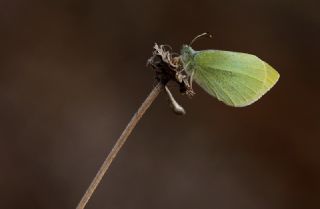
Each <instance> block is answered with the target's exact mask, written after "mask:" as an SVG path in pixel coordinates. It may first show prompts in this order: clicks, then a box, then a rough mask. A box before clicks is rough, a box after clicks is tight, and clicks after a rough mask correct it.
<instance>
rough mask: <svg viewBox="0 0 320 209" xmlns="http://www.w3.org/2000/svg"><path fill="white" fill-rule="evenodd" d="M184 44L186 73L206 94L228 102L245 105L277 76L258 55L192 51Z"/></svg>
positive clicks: (265, 88) (183, 55) (182, 51)
mask: <svg viewBox="0 0 320 209" xmlns="http://www.w3.org/2000/svg"><path fill="white" fill-rule="evenodd" d="M203 35H207V33H204V34H201V35H199V36H197V37H196V38H194V39H193V40H192V41H191V43H190V44H189V45H183V47H182V49H181V60H182V64H183V67H184V69H185V71H186V73H187V74H188V75H189V76H190V79H191V82H192V81H193V80H194V81H195V82H196V83H197V84H199V86H201V87H202V88H203V89H204V90H205V91H206V92H207V93H209V94H210V95H212V96H214V97H216V98H217V99H218V100H220V101H222V102H224V103H225V104H227V105H230V106H234V107H244V106H247V105H250V104H252V103H254V102H255V101H257V100H258V99H260V98H261V97H262V96H263V95H264V94H265V93H266V92H267V91H269V90H270V89H271V88H272V87H273V86H274V85H275V83H276V82H277V81H278V79H279V77H280V75H279V73H278V72H277V71H276V70H275V69H274V68H272V67H271V66H270V65H269V64H267V63H266V62H264V61H262V60H261V59H260V58H258V57H256V56H254V55H251V54H246V53H240V52H230V51H221V50H203V51H195V50H193V49H192V48H191V46H190V45H191V44H192V43H193V42H194V41H195V40H196V39H197V38H199V37H201V36H203Z"/></svg>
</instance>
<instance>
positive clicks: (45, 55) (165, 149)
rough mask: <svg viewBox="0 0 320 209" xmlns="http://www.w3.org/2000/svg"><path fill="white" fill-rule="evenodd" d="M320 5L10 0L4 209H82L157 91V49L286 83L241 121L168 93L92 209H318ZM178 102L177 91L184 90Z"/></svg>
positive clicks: (4, 48) (4, 7)
mask: <svg viewBox="0 0 320 209" xmlns="http://www.w3.org/2000/svg"><path fill="white" fill-rule="evenodd" d="M319 8H320V3H319V1H316V0H315V1H293V0H269V1H262V0H260V1H257V0H245V1H231V0H225V1H214V0H207V1H200V0H193V1H186V0H177V1H173V0H162V1H151V0H143V1H133V0H117V1H102V0H92V1H84V0H77V1H75V0H64V1H62V0H55V1H54V0H52V1H40V0H39V1H36V0H29V1H23V0H2V1H1V2H0V32H1V33H0V47H1V49H0V163H1V164H0V165H1V168H0V208H1V209H25V208H26V209H70V208H75V206H76V205H77V203H78V201H79V200H80V198H81V196H82V194H83V193H84V191H85V189H86V187H87V186H88V185H89V183H90V181H91V180H92V178H93V177H94V175H95V173H96V171H97V169H98V167H99V166H100V165H101V163H102V162H103V159H104V158H105V156H106V155H107V153H108V152H109V151H110V149H111V148H112V145H113V144H114V142H115V140H116V138H117V137H118V136H119V134H120V133H121V131H122V130H123V128H124V127H125V126H126V124H127V122H128V120H129V119H130V118H131V116H132V114H133V113H134V112H135V110H136V109H137V108H138V106H139V105H140V103H141V102H142V101H143V100H144V98H145V97H146V96H147V94H148V93H149V91H150V90H151V88H152V86H153V85H154V80H153V77H154V74H153V72H152V71H151V70H150V69H148V68H146V67H145V63H146V60H147V59H148V58H149V56H150V55H151V51H152V47H153V44H154V42H158V43H166V44H170V45H171V46H173V47H174V49H175V50H176V51H178V50H179V48H180V47H181V45H182V44H183V43H187V42H189V41H190V40H191V39H192V38H193V37H194V36H195V35H197V34H200V33H202V32H204V31H209V32H211V33H213V34H214V38H213V39H211V40H210V39H205V38H204V39H202V40H199V41H198V42H197V43H196V44H195V45H194V48H195V49H198V50H200V49H208V48H212V49H224V50H232V51H242V52H247V53H252V54H255V55H257V56H259V57H261V58H263V59H264V60H265V61H267V62H268V63H270V64H271V65H272V66H274V67H275V68H276V69H277V70H278V71H279V72H280V74H281V78H280V81H279V83H278V84H277V85H276V86H275V87H274V88H273V89H272V90H271V92H269V93H268V94H267V95H265V96H264V97H263V98H262V99H261V100H260V101H259V102H257V103H255V104H254V105H252V106H249V107H246V108H239V109H237V108H231V107H227V106H225V105H223V104H222V103H220V102H218V101H217V100H216V99H214V98H212V97H210V96H209V95H207V94H206V93H205V92H204V91H202V90H201V89H200V88H198V87H197V88H196V89H195V90H196V92H197V94H196V95H195V97H194V98H193V99H191V100H190V99H188V98H186V97H184V96H180V95H179V94H178V92H177V91H176V90H174V94H175V95H176V97H177V100H178V101H179V102H180V103H181V104H183V106H184V107H185V108H186V110H187V115H186V116H184V117H178V116H176V115H174V114H172V112H171V110H170V109H169V107H168V105H167V101H166V97H165V96H164V95H163V94H162V95H161V96H160V97H159V98H158V99H157V100H156V101H155V103H154V105H153V106H152V107H151V109H150V110H149V111H148V112H147V114H146V115H145V117H144V118H143V119H142V121H141V122H140V123H139V124H138V126H137V128H136V129H135V130H134V132H133V134H132V135H131V137H130V138H129V140H128V142H127V143H126V145H125V146H124V149H123V150H121V152H120V155H119V156H118V157H117V159H116V161H115V162H114V164H113V165H112V167H111V170H110V173H109V174H108V175H107V176H106V177H105V178H104V179H103V182H102V184H101V185H100V186H99V188H98V190H97V192H96V193H95V195H94V196H93V198H92V199H91V201H90V202H89V204H88V207H87V208H88V209H98V208H99V209H100V208H108V209H135V208H136V209H151V208H152V209H164V208H165V209H180V208H181V209H212V208H216V209H270V208H272V209H306V208H307V209H319V208H320V151H319V150H320V109H319V102H320V97H319V96H320V95H319V90H320V88H319V84H320V79H319V76H320V69H319V55H320V54H319V47H320V44H319V38H320V13H319ZM171 88H172V89H174V86H172V87H171Z"/></svg>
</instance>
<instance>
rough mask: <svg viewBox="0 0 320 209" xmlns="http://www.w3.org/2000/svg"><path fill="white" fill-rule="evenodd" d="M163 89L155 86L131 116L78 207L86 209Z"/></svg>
mask: <svg viewBox="0 0 320 209" xmlns="http://www.w3.org/2000/svg"><path fill="white" fill-rule="evenodd" d="M162 89H163V84H162V83H160V82H159V83H158V84H157V85H156V86H155V87H154V88H153V90H152V91H151V93H150V94H149V96H148V97H147V98H146V99H145V101H144V102H143V103H142V104H141V106H140V108H139V109H138V111H137V112H136V113H135V114H134V116H133V117H132V118H131V120H130V122H129V123H128V125H127V127H126V128H125V129H124V131H123V132H122V134H121V135H120V137H119V138H118V140H117V141H116V144H115V145H114V147H113V148H112V150H111V152H110V153H109V155H108V156H107V158H106V159H105V161H104V162H103V164H102V166H101V167H100V169H99V171H98V173H97V174H96V176H95V177H94V179H93V180H92V182H91V184H90V186H89V187H88V189H87V190H86V192H85V194H84V195H83V197H82V198H81V200H80V202H79V204H78V206H77V209H84V208H85V206H86V204H87V203H88V201H89V199H90V198H91V196H92V194H93V193H94V191H95V189H96V188H97V186H98V185H99V183H100V181H101V179H102V178H103V176H104V175H105V173H106V172H107V171H108V168H109V167H110V165H111V163H112V161H113V160H114V158H115V157H116V155H117V153H118V152H119V150H120V149H121V147H122V146H123V144H124V143H125V142H126V140H127V138H128V136H129V135H130V133H131V132H132V130H133V129H134V128H135V126H136V125H137V123H138V122H139V120H140V119H141V117H142V116H143V115H144V113H145V112H146V110H147V109H148V108H149V107H150V105H151V104H152V102H153V101H154V100H155V99H156V98H157V96H158V95H159V93H160V92H161V90H162Z"/></svg>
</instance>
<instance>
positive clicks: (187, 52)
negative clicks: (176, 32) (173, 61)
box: [181, 45, 196, 65]
mask: <svg viewBox="0 0 320 209" xmlns="http://www.w3.org/2000/svg"><path fill="white" fill-rule="evenodd" d="M195 53H196V51H195V50H193V49H192V48H191V46H189V45H183V46H182V49H181V61H182V63H183V64H184V65H185V64H187V63H189V62H190V61H191V60H192V58H193V56H194V55H195Z"/></svg>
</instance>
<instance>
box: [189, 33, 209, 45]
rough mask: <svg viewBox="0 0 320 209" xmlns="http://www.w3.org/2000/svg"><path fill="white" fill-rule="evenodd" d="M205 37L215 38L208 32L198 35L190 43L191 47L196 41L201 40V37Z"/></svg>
mask: <svg viewBox="0 0 320 209" xmlns="http://www.w3.org/2000/svg"><path fill="white" fill-rule="evenodd" d="M203 36H208V37H209V38H212V37H213V36H212V35H211V34H210V33H208V32H205V33H202V34H200V35H197V36H196V37H194V38H193V39H192V41H191V42H190V44H189V46H192V44H193V43H194V42H195V41H196V40H198V39H199V38H201V37H203Z"/></svg>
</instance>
